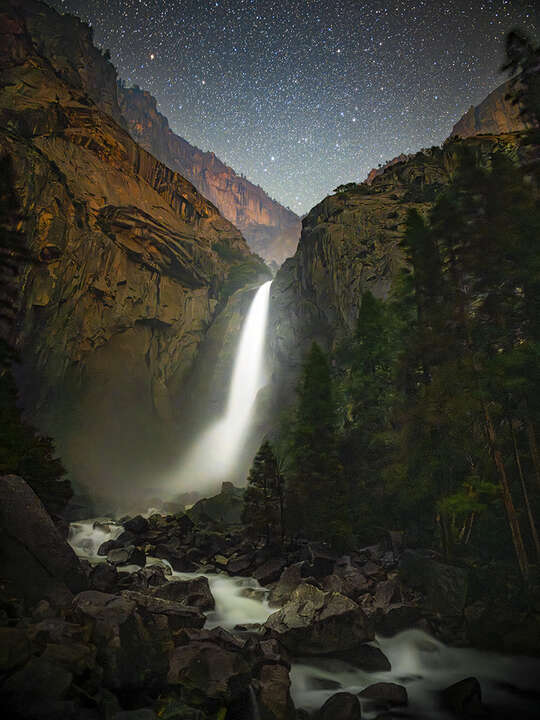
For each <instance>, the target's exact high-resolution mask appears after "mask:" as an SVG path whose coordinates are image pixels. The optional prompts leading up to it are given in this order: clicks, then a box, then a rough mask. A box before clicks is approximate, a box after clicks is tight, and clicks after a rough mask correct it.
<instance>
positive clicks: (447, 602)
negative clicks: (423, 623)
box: [400, 550, 468, 616]
mask: <svg viewBox="0 0 540 720" xmlns="http://www.w3.org/2000/svg"><path fill="white" fill-rule="evenodd" d="M400 577H401V580H402V581H403V582H404V583H406V584H407V585H409V586H410V587H412V588H416V589H418V590H420V591H421V592H422V593H423V595H424V596H425V605H426V608H427V609H428V610H430V611H431V612H433V613H438V614H440V615H447V616H448V615H451V616H458V615H461V613H462V612H463V609H464V607H465V603H466V600H467V590H468V575H467V571H466V570H464V569H463V568H460V567H456V566H455V565H447V564H444V563H441V562H438V561H437V560H434V559H433V558H431V557H429V556H427V555H424V554H421V553H419V552H415V551H413V550H406V551H405V552H404V553H403V555H402V556H401V561H400Z"/></svg>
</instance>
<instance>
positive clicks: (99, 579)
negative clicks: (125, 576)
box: [88, 563, 119, 593]
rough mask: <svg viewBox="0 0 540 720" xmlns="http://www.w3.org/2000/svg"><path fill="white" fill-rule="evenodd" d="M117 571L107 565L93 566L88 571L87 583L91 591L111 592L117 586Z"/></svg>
mask: <svg viewBox="0 0 540 720" xmlns="http://www.w3.org/2000/svg"><path fill="white" fill-rule="evenodd" d="M118 580H119V577H118V571H117V570H116V568H115V567H113V566H112V565H110V564H109V563H99V564H98V565H94V567H93V568H92V569H91V571H90V576H89V578H88V583H89V585H90V588H91V589H92V590H99V591H100V592H109V593H110V592H113V591H114V590H115V588H116V586H117V584H118Z"/></svg>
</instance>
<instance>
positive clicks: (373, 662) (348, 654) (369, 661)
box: [335, 644, 392, 672]
mask: <svg viewBox="0 0 540 720" xmlns="http://www.w3.org/2000/svg"><path fill="white" fill-rule="evenodd" d="M335 657H337V658H339V659H340V660H345V661H346V662H348V663H350V664H351V665H354V666H355V667H357V668H360V669H361V670H364V671H365V672H387V671H388V670H391V669H392V667H391V665H390V660H388V658H387V657H386V655H385V654H384V653H383V651H382V650H381V649H380V648H378V647H375V646H374V645H367V644H364V645H358V646H357V647H355V648H352V650H347V651H345V652H342V653H338V654H336V655H335Z"/></svg>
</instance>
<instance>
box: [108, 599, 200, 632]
mask: <svg viewBox="0 0 540 720" xmlns="http://www.w3.org/2000/svg"><path fill="white" fill-rule="evenodd" d="M122 597H124V598H126V599H127V600H130V601H133V602H135V603H136V605H137V608H138V610H140V611H142V612H143V613H150V614H152V615H163V616H164V617H166V618H167V620H168V623H169V627H170V628H171V630H172V631H173V632H175V631H177V630H181V629H183V628H202V626H203V625H204V623H205V617H204V615H203V614H202V613H201V611H200V610H199V609H198V608H194V607H188V606H187V605H183V604H181V603H179V602H175V601H173V600H164V599H162V598H160V597H154V596H153V595H147V594H146V593H140V592H136V591H134V590H123V591H122Z"/></svg>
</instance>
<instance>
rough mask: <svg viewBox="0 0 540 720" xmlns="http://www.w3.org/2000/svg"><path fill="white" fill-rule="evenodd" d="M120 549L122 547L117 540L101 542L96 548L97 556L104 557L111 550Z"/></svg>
mask: <svg viewBox="0 0 540 720" xmlns="http://www.w3.org/2000/svg"><path fill="white" fill-rule="evenodd" d="M121 547H123V545H122V543H121V542H119V541H118V540H105V542H102V543H101V545H100V546H99V547H98V551H97V554H98V555H99V556H100V557H105V556H106V555H108V554H109V553H110V552H111V550H116V549H117V548H121Z"/></svg>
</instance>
